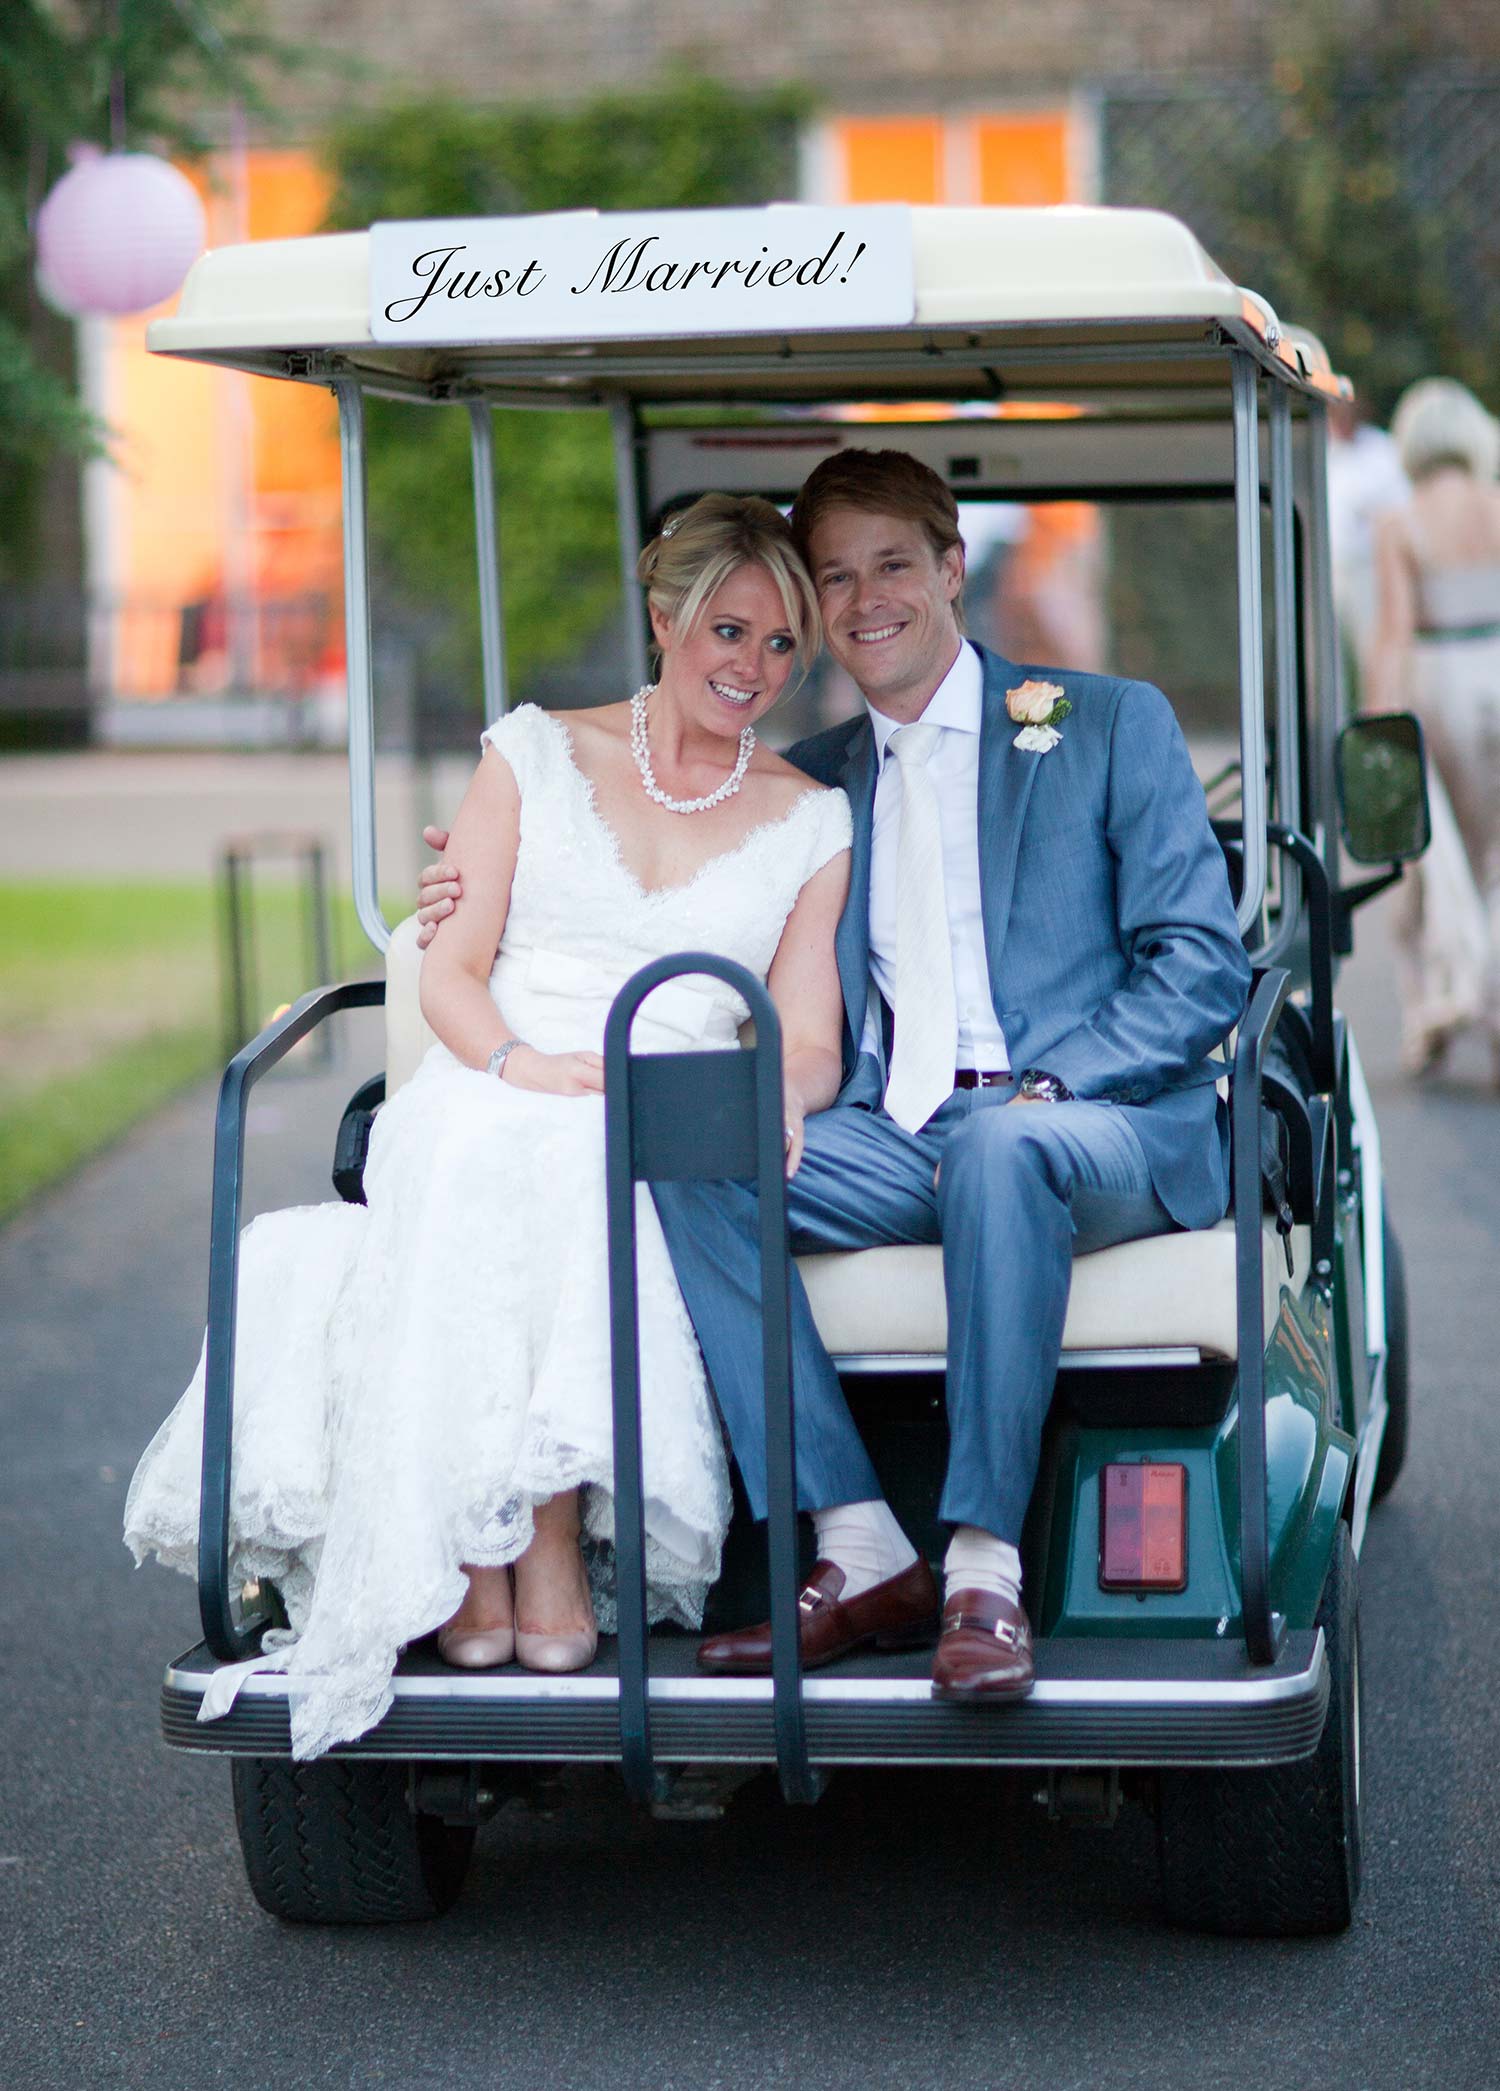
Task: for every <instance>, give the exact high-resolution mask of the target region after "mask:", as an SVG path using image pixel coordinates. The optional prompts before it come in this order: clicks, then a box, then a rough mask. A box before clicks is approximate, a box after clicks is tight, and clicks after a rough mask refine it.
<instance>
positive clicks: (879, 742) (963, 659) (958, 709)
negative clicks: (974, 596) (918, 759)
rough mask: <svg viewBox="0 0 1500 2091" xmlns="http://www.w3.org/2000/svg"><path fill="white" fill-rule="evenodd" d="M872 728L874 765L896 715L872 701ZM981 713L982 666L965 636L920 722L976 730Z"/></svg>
mask: <svg viewBox="0 0 1500 2091" xmlns="http://www.w3.org/2000/svg"><path fill="white" fill-rule="evenodd" d="M865 709H866V711H867V712H868V713H869V715H870V724H871V726H872V727H873V728H874V730H875V767H876V769H877V771H878V770H879V768H880V766H881V764H882V763H883V762H884V761H885V751H886V749H887V748H888V747H889V746H890V744H891V735H892V734H893V733H896V732H898V731H899V730H900V728H901V726H902V724H903V723H908V724H909V723H911V722H910V721H907V722H903V721H902V720H900V719H892V718H889V717H887V715H886V714H885V713H884V712H883V711H877V710H876V708H875V706H874V705H873V704H867V705H866V706H865ZM983 717H984V669H983V665H982V663H981V662H980V659H979V655H978V654H977V653H976V652H975V650H974V648H973V647H972V646H971V645H970V643H969V641H968V640H967V639H964V640H961V641H960V642H959V648H958V655H957V658H956V659H955V660H954V663H953V666H952V667H951V668H950V669H949V670H948V673H947V674H946V675H945V676H944V677H943V679H942V681H941V682H940V683H939V684H938V686H937V688H936V689H935V690H934V691H933V693H932V695H931V697H929V698H928V700H927V706H926V709H925V710H924V711H923V713H922V724H923V725H924V726H947V727H949V728H951V729H952V730H953V731H954V732H955V733H978V732H979V730H980V726H981V724H982V721H983Z"/></svg>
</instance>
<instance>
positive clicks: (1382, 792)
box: [1338, 712, 1432, 864]
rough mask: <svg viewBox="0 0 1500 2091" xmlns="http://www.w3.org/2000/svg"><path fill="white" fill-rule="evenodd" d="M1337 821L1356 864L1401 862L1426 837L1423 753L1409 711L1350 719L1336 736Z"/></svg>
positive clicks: (1420, 848) (1425, 841)
mask: <svg viewBox="0 0 1500 2091" xmlns="http://www.w3.org/2000/svg"><path fill="white" fill-rule="evenodd" d="M1338 779H1339V822H1340V826H1341V827H1342V829H1343V831H1344V847H1345V849H1347V850H1348V852H1349V854H1350V856H1351V857H1352V858H1353V859H1354V861H1355V863H1356V864H1404V863H1407V862H1409V860H1410V859H1411V858H1413V857H1420V856H1421V854H1422V852H1423V850H1424V849H1426V847H1427V845H1428V843H1429V842H1430V841H1431V840H1432V821H1431V817H1430V815H1429V813H1428V809H1427V751H1426V749H1425V747H1424V746H1423V743H1422V728H1421V725H1420V724H1419V722H1418V721H1417V719H1416V718H1415V717H1414V715H1413V714H1412V713H1411V712H1374V713H1372V714H1371V715H1370V716H1369V717H1368V718H1365V719H1355V720H1353V721H1351V723H1350V724H1349V725H1347V726H1346V727H1345V728H1344V730H1343V732H1342V733H1341V734H1340V735H1339V739H1338Z"/></svg>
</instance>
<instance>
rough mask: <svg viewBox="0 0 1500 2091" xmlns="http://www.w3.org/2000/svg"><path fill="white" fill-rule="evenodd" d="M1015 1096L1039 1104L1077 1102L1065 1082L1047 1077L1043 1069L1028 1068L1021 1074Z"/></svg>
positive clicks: (1053, 1076) (1055, 1077)
mask: <svg viewBox="0 0 1500 2091" xmlns="http://www.w3.org/2000/svg"><path fill="white" fill-rule="evenodd" d="M1016 1094H1017V1096H1024V1097H1027V1098H1028V1099H1033V1100H1034V1101H1035V1102H1037V1103H1039V1104H1071V1103H1075V1102H1076V1101H1077V1099H1076V1097H1075V1096H1074V1094H1073V1092H1072V1090H1071V1089H1070V1088H1069V1087H1068V1085H1067V1083H1066V1082H1060V1081H1059V1080H1058V1078H1057V1076H1056V1075H1049V1074H1048V1072H1047V1070H1046V1069H1045V1068H1044V1067H1028V1068H1026V1069H1025V1071H1024V1072H1023V1073H1022V1076H1021V1079H1020V1082H1019V1083H1018V1084H1017V1087H1016Z"/></svg>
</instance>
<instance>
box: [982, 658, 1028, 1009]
mask: <svg viewBox="0 0 1500 2091" xmlns="http://www.w3.org/2000/svg"><path fill="white" fill-rule="evenodd" d="M979 657H980V659H981V661H982V662H983V663H984V715H983V718H982V721H981V724H980V730H979V905H980V913H981V916H982V918H983V921H984V951H985V959H986V961H987V964H988V969H989V976H990V993H991V995H992V997H993V998H994V1003H995V1008H996V1010H997V1011H998V1010H999V1008H1000V1005H1001V996H1000V960H1001V957H1002V955H1003V953H1004V950H1005V938H1006V932H1007V931H1008V929H1009V927H1010V903H1011V895H1012V894H1013V893H1014V891H1015V885H1016V858H1017V855H1018V853H1019V851H1020V847H1021V828H1022V824H1023V823H1024V821H1025V818H1026V805H1027V801H1028V800H1029V799H1030V797H1031V787H1032V785H1033V784H1034V783H1035V782H1036V773H1037V768H1038V763H1037V759H1036V757H1035V756H1034V755H1027V754H1025V753H1023V752H1022V751H1020V750H1018V749H1017V748H1016V746H1015V738H1016V727H1015V724H1014V722H1013V720H1012V719H1011V717H1010V715H1009V713H1008V712H1007V711H1006V709H1005V693H1006V691H1007V690H1008V689H1010V688H1013V687H1014V686H1015V684H1017V683H1019V682H1020V681H1021V680H1022V671H1021V670H1020V669H1018V668H1016V667H1015V666H1013V664H1012V663H1011V662H1009V661H1007V660H1004V659H1002V658H1001V656H1000V655H999V654H994V653H988V652H986V651H985V649H984V648H983V647H981V648H980V649H979Z"/></svg>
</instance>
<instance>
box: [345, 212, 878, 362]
mask: <svg viewBox="0 0 1500 2091" xmlns="http://www.w3.org/2000/svg"><path fill="white" fill-rule="evenodd" d="M915 305H916V291H915V279H914V270H913V260H912V232H911V213H910V212H909V211H908V210H907V209H906V207H905V206H904V205H901V204H864V205H858V206H855V207H853V208H851V209H848V210H836V209H826V208H824V207H822V206H819V205H811V204H772V205H769V206H768V207H767V208H765V209H762V210H723V211H655V212H638V211H611V212H602V211H569V212H565V213H556V214H554V215H552V216H548V217H537V218H425V219H419V220H415V221H411V222H403V223H392V224H383V225H374V226H372V227H371V229H370V332H371V334H372V336H373V337H374V339H375V340H376V341H382V342H463V343H475V344H477V343H482V342H487V341H494V342H523V341H538V342H540V341H604V340H609V339H612V338H620V337H626V338H634V339H640V338H644V337H648V336H653V335H678V334H759V333H764V332H775V333H804V332H809V331H817V330H818V329H820V328H824V327H880V326H901V325H904V324H905V323H906V322H908V321H909V320H910V319H911V318H912V316H913V314H914V311H915Z"/></svg>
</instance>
